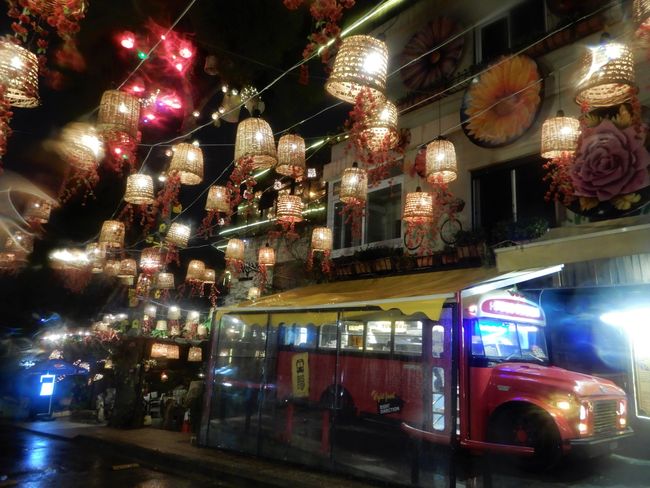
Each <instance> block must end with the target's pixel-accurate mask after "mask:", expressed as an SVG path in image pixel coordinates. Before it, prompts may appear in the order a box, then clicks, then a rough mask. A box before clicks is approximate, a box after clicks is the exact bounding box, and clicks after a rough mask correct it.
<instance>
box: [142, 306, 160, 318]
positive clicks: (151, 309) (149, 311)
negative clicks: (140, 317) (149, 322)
mask: <svg viewBox="0 0 650 488" xmlns="http://www.w3.org/2000/svg"><path fill="white" fill-rule="evenodd" d="M157 310H158V309H157V308H156V306H155V305H147V306H146V307H144V314H145V315H146V316H147V317H155V316H156V311H157Z"/></svg>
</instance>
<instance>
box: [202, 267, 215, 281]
mask: <svg viewBox="0 0 650 488" xmlns="http://www.w3.org/2000/svg"><path fill="white" fill-rule="evenodd" d="M216 281H217V273H216V271H215V270H213V269H210V268H205V270H204V271H203V283H205V284H206V285H213V284H214V283H215V282H216Z"/></svg>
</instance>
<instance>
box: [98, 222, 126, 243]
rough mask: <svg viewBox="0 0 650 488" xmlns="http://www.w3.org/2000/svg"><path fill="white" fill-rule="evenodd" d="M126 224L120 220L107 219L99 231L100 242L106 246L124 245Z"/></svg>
mask: <svg viewBox="0 0 650 488" xmlns="http://www.w3.org/2000/svg"><path fill="white" fill-rule="evenodd" d="M124 232H125V230H124V224H123V223H122V222H120V221H119V220H105V221H104V224H103V225H102V230H101V232H100V233H99V243H100V244H104V245H105V246H106V247H114V248H118V249H119V248H122V247H124Z"/></svg>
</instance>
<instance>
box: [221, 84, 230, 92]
mask: <svg viewBox="0 0 650 488" xmlns="http://www.w3.org/2000/svg"><path fill="white" fill-rule="evenodd" d="M221 91H222V92H224V93H228V86H227V85H221Z"/></svg>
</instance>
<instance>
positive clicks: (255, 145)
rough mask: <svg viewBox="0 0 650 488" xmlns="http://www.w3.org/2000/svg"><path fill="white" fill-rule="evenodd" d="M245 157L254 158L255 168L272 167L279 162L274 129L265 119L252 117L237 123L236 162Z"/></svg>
mask: <svg viewBox="0 0 650 488" xmlns="http://www.w3.org/2000/svg"><path fill="white" fill-rule="evenodd" d="M244 158H252V159H253V170H260V169H267V168H271V167H273V166H275V164H276V163H277V161H278V160H277V156H276V152H275V141H274V140H273V131H272V130H271V126H270V125H269V124H268V122H266V121H265V120H264V119H261V118H258V117H250V118H248V119H245V120H242V121H241V122H240V123H239V125H237V135H236V137H235V162H236V164H239V163H240V162H241V160H242V159H244Z"/></svg>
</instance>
